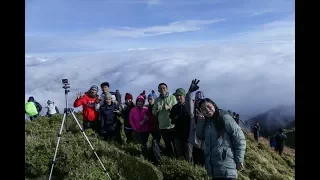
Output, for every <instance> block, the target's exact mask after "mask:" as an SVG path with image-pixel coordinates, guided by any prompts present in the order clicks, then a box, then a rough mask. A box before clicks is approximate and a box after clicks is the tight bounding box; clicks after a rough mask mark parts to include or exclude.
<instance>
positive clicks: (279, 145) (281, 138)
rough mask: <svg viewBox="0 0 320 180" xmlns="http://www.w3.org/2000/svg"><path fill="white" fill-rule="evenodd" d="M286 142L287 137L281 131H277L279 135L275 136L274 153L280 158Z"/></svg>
mask: <svg viewBox="0 0 320 180" xmlns="http://www.w3.org/2000/svg"><path fill="white" fill-rule="evenodd" d="M287 140H288V138H287V135H285V134H284V133H283V129H282V128H280V129H279V134H278V135H276V136H275V141H276V142H275V144H276V145H275V151H276V152H278V153H279V155H280V156H282V153H283V149H284V143H285V142H286V141H287Z"/></svg>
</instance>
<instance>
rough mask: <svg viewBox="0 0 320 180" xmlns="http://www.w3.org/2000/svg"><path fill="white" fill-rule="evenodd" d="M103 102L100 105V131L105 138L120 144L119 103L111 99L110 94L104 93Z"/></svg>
mask: <svg viewBox="0 0 320 180" xmlns="http://www.w3.org/2000/svg"><path fill="white" fill-rule="evenodd" d="M104 98H105V100H104V102H103V104H102V106H100V111H99V113H100V116H99V121H100V133H101V135H102V136H103V137H104V139H105V140H116V141H117V142H118V143H119V144H120V145H121V144H122V139H121V134H120V133H121V122H120V120H119V118H118V116H119V115H120V114H121V111H120V109H119V105H118V104H116V103H114V102H113V101H112V95H111V94H110V93H105V95H104Z"/></svg>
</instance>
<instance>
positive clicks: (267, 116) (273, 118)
mask: <svg viewBox="0 0 320 180" xmlns="http://www.w3.org/2000/svg"><path fill="white" fill-rule="evenodd" d="M257 120H258V121H259V124H260V134H261V135H262V136H266V137H267V136H269V135H271V134H274V133H276V132H277V131H278V129H279V128H286V129H287V128H292V127H294V121H295V105H281V106H278V107H275V108H273V109H270V110H268V111H267V112H264V113H262V114H259V115H257V116H254V117H253V118H250V119H249V120H248V121H247V123H248V125H250V126H251V127H252V126H253V125H254V123H255V122H256V121H257Z"/></svg>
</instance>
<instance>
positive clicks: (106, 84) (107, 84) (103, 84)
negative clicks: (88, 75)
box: [100, 82, 110, 89]
mask: <svg viewBox="0 0 320 180" xmlns="http://www.w3.org/2000/svg"><path fill="white" fill-rule="evenodd" d="M100 86H101V89H103V87H104V86H108V87H110V85H109V83H108V82H103V83H101V85H100Z"/></svg>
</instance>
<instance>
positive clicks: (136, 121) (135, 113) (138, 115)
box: [129, 95, 152, 132]
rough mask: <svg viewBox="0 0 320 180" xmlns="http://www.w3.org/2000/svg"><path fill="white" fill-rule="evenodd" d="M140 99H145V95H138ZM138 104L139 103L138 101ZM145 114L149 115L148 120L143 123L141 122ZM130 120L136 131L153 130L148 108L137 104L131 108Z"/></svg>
mask: <svg viewBox="0 0 320 180" xmlns="http://www.w3.org/2000/svg"><path fill="white" fill-rule="evenodd" d="M138 99H142V100H144V98H143V96H141V95H139V96H138V97H137V101H138ZM136 104H137V103H136ZM145 116H147V117H148V120H147V121H144V123H143V124H142V125H141V124H140V122H141V121H143V120H144V118H145ZM129 122H130V124H131V127H132V128H133V130H134V131H135V132H150V131H151V125H152V123H151V121H150V119H149V116H148V108H147V107H144V106H143V107H142V108H139V107H138V106H137V105H136V106H135V107H134V108H132V109H131V111H130V116H129Z"/></svg>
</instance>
